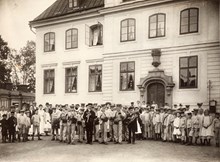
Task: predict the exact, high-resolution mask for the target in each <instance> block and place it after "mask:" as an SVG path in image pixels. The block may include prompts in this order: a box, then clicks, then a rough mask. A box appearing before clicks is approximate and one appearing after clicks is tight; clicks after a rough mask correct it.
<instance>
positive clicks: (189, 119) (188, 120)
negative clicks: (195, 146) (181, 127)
mask: <svg viewBox="0 0 220 162" xmlns="http://www.w3.org/2000/svg"><path fill="white" fill-rule="evenodd" d="M191 130H192V113H191V112H188V113H187V118H186V145H191V144H192V137H191V135H190V132H191Z"/></svg>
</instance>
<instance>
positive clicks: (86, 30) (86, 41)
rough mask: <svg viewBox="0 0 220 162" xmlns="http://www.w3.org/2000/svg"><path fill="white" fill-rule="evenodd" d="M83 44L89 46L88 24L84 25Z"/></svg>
mask: <svg viewBox="0 0 220 162" xmlns="http://www.w3.org/2000/svg"><path fill="white" fill-rule="evenodd" d="M85 44H86V45H87V46H91V41H90V26H88V25H85Z"/></svg>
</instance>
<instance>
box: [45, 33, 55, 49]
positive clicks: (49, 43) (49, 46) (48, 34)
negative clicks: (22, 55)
mask: <svg viewBox="0 0 220 162" xmlns="http://www.w3.org/2000/svg"><path fill="white" fill-rule="evenodd" d="M51 34H54V50H50V41H51V39H50V38H51ZM46 35H49V50H48V51H46V45H45V44H46V41H45V40H46V39H45V38H46ZM55 49H56V34H55V32H48V33H45V34H44V52H54V51H55Z"/></svg>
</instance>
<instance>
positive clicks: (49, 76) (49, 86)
mask: <svg viewBox="0 0 220 162" xmlns="http://www.w3.org/2000/svg"><path fill="white" fill-rule="evenodd" d="M54 77H55V72H54V69H50V70H44V94H53V93H54Z"/></svg>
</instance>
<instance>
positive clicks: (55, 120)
mask: <svg viewBox="0 0 220 162" xmlns="http://www.w3.org/2000/svg"><path fill="white" fill-rule="evenodd" d="M52 110H53V112H52V114H51V126H52V139H51V140H52V141H54V140H57V141H58V140H59V138H58V136H59V132H58V129H59V123H60V121H59V117H60V113H59V112H58V111H57V109H56V107H53V108H52ZM55 137H56V139H55Z"/></svg>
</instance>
